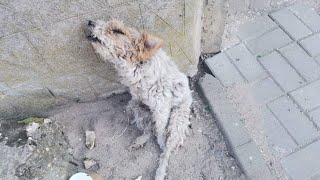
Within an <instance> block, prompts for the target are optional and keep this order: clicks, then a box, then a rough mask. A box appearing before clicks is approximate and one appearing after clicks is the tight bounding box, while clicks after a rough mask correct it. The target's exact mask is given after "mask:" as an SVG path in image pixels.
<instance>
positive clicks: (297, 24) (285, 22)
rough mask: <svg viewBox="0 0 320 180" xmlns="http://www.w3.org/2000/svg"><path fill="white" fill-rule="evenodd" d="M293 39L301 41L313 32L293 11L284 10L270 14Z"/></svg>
mask: <svg viewBox="0 0 320 180" xmlns="http://www.w3.org/2000/svg"><path fill="white" fill-rule="evenodd" d="M270 16H271V18H272V19H274V20H275V21H277V22H278V23H279V24H280V27H282V28H283V29H284V30H285V31H286V32H287V33H288V34H289V35H290V36H291V37H292V38H293V39H295V40H299V39H301V38H303V37H306V36H308V35H310V34H311V33H312V32H311V31H310V30H309V29H308V27H307V26H305V25H304V24H303V23H302V22H301V21H300V20H299V19H298V18H297V17H296V16H295V15H294V14H293V13H292V12H291V11H289V10H288V9H282V10H280V11H277V12H274V13H271V14H270Z"/></svg>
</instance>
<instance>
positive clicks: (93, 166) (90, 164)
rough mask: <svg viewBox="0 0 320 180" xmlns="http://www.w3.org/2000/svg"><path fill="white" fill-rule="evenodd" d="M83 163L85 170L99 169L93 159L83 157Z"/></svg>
mask: <svg viewBox="0 0 320 180" xmlns="http://www.w3.org/2000/svg"><path fill="white" fill-rule="evenodd" d="M83 165H84V168H85V169H87V170H88V169H90V170H98V169H99V164H98V163H97V161H95V160H94V159H85V160H84V161H83Z"/></svg>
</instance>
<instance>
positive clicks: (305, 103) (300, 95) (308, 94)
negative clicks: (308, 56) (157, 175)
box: [290, 80, 320, 111]
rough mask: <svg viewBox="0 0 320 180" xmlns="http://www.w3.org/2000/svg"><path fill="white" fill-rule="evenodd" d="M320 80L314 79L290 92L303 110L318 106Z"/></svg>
mask: <svg viewBox="0 0 320 180" xmlns="http://www.w3.org/2000/svg"><path fill="white" fill-rule="evenodd" d="M319 92H320V80H317V81H314V82H313V83H310V84H308V85H306V86H304V87H302V88H299V89H297V90H295V91H293V92H291V93H290V95H291V96H292V97H293V98H294V100H295V101H296V102H297V103H298V104H299V105H300V106H301V107H302V109H303V110H305V111H310V110H312V109H314V108H316V107H318V106H320V96H319Z"/></svg>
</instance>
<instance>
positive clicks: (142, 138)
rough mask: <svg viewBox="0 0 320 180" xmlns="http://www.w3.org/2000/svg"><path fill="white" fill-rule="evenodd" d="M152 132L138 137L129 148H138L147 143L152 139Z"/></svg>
mask: <svg viewBox="0 0 320 180" xmlns="http://www.w3.org/2000/svg"><path fill="white" fill-rule="evenodd" d="M150 137H151V135H150V134H143V135H141V136H139V137H137V138H136V140H134V141H133V143H132V144H131V145H130V146H129V150H136V149H139V148H142V147H143V146H144V145H145V143H146V142H147V141H148V140H149V139H150Z"/></svg>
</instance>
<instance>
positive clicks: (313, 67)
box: [280, 43, 320, 82]
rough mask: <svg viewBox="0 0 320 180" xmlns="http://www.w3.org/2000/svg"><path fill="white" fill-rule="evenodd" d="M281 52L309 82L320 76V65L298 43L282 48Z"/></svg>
mask: <svg viewBox="0 0 320 180" xmlns="http://www.w3.org/2000/svg"><path fill="white" fill-rule="evenodd" d="M280 52H281V54H282V55H283V56H284V57H285V58H286V59H287V60H288V61H289V62H290V64H291V65H292V66H294V68H295V69H296V70H297V71H298V72H299V73H300V75H302V77H304V78H305V79H306V80H307V81H308V82H312V81H314V80H316V79H318V78H319V77H320V66H319V64H318V63H317V62H316V61H315V60H314V59H313V58H311V57H310V56H309V55H308V54H307V53H306V52H305V51H304V50H303V49H302V48H301V47H300V46H299V45H298V44H296V43H293V44H290V45H288V46H285V47H283V48H281V49H280Z"/></svg>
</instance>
